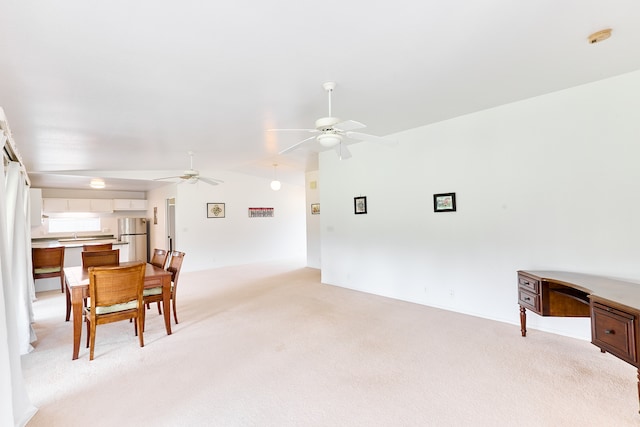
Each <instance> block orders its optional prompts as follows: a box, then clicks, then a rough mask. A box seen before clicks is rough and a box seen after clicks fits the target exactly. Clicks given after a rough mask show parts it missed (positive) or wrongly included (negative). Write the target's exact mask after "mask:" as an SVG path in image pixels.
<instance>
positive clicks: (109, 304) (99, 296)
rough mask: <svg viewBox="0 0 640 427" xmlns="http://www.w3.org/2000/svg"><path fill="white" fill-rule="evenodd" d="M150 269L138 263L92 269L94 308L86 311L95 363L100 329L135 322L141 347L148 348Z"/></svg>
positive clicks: (92, 304) (90, 350) (91, 353)
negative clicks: (146, 294) (146, 310)
mask: <svg viewBox="0 0 640 427" xmlns="http://www.w3.org/2000/svg"><path fill="white" fill-rule="evenodd" d="M145 268H146V265H145V263H143V262H138V263H135V264H133V265H127V266H110V267H90V268H89V297H90V299H91V304H89V306H88V307H86V308H85V309H84V314H85V321H86V322H87V347H89V360H93V353H94V349H95V344H96V326H97V325H101V324H105V323H112V322H117V321H120V320H127V319H133V320H135V321H136V332H137V335H138V341H139V342H140V347H144V338H143V335H142V334H143V325H144V314H145V313H144V304H143V299H142V290H143V289H144V272H145Z"/></svg>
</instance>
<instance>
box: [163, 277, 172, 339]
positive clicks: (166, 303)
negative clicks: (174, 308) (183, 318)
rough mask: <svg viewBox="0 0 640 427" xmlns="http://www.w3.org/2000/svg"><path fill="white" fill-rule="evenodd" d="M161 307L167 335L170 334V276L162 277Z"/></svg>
mask: <svg viewBox="0 0 640 427" xmlns="http://www.w3.org/2000/svg"><path fill="white" fill-rule="evenodd" d="M162 308H163V310H164V313H163V314H164V327H165V329H166V330H167V335H171V276H168V275H167V276H165V277H164V278H163V279H162Z"/></svg>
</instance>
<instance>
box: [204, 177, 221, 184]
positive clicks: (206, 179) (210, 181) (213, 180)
mask: <svg viewBox="0 0 640 427" xmlns="http://www.w3.org/2000/svg"><path fill="white" fill-rule="evenodd" d="M198 179H199V180H200V181H202V182H206V183H207V184H209V185H218V184H222V183H223V182H224V181H221V180H219V179H214V178H207V177H204V176H201V177H200V178H198Z"/></svg>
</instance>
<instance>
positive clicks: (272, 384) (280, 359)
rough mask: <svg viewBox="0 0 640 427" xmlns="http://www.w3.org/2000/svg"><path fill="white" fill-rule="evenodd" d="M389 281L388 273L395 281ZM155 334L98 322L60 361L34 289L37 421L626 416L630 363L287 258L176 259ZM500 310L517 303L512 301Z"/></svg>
mask: <svg viewBox="0 0 640 427" xmlns="http://www.w3.org/2000/svg"><path fill="white" fill-rule="evenodd" d="M398 286H401V284H398ZM177 301H178V320H179V321H180V323H179V324H177V325H175V324H174V325H173V334H172V335H171V336H167V335H166V333H165V331H164V325H163V321H162V317H161V316H159V315H158V313H157V309H156V307H155V306H152V308H151V310H149V311H148V314H147V325H146V331H145V334H144V339H145V347H144V348H140V347H139V346H138V341H137V339H136V337H135V336H134V334H133V332H134V331H133V326H132V324H130V323H128V322H117V323H114V324H109V325H100V326H98V331H97V335H96V353H95V360H93V361H89V355H88V349H85V348H84V342H85V335H84V334H85V330H84V329H83V336H82V340H81V343H82V346H81V350H80V357H79V359H78V360H74V361H72V360H71V352H72V342H71V341H72V325H71V323H70V322H64V307H65V303H64V296H63V294H61V293H60V292H56V291H49V292H44V293H41V294H38V300H37V301H36V302H35V305H34V310H35V315H36V322H35V325H34V326H35V329H36V332H37V334H38V342H36V343H35V350H34V351H33V352H32V353H30V354H28V355H25V356H23V357H22V364H23V371H24V376H25V381H26V386H27V390H28V392H29V395H30V397H31V399H32V401H33V403H34V404H35V405H36V406H37V407H38V408H39V411H38V413H37V414H36V415H35V416H34V418H33V419H32V420H31V421H30V423H29V424H28V426H29V427H37V426H47V427H51V426H84V425H92V426H113V425H119V426H279V427H283V426H284V427H286V426H515V425H518V426H591V425H593V426H595V425H607V426H638V425H640V415H639V414H638V391H637V383H636V379H637V378H636V374H637V372H636V369H635V368H634V367H632V366H630V365H628V364H626V363H624V362H622V361H620V360H618V359H617V358H615V357H613V356H611V355H610V354H602V353H601V352H600V350H599V349H598V348H597V347H595V346H593V345H592V344H590V343H589V342H585V341H581V340H576V339H572V338H567V337H562V336H558V335H554V334H549V333H543V332H539V331H536V330H530V331H529V333H528V336H527V337H526V338H522V337H521V336H520V330H519V327H518V326H515V325H510V324H505V323H500V322H494V321H490V320H486V319H481V318H477V317H472V316H466V315H462V314H459V313H454V312H449V311H444V310H439V309H435V308H431V307H426V306H422V305H418V304H412V303H408V302H403V301H398V300H393V299H388V298H384V297H379V296H375V295H370V294H366V293H361V292H356V291H352V290H347V289H342V288H339V287H335V286H329V285H323V284H321V283H320V272H319V271H318V270H316V269H311V268H305V267H303V265H302V264H301V263H289V262H281V263H266V264H256V265H247V266H239V267H226V268H220V269H214V270H209V271H201V272H190V273H187V272H184V273H182V275H181V277H180V287H179V289H178V300H177ZM513 309H514V311H515V310H518V306H517V304H515V303H514V307H513Z"/></svg>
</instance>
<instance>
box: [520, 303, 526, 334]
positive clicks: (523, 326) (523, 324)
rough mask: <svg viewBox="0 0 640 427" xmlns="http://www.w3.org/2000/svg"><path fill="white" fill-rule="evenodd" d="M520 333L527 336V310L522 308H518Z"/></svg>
mask: <svg viewBox="0 0 640 427" xmlns="http://www.w3.org/2000/svg"><path fill="white" fill-rule="evenodd" d="M520 333H521V334H522V336H523V337H526V336H527V309H526V308H524V307H523V306H520Z"/></svg>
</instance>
